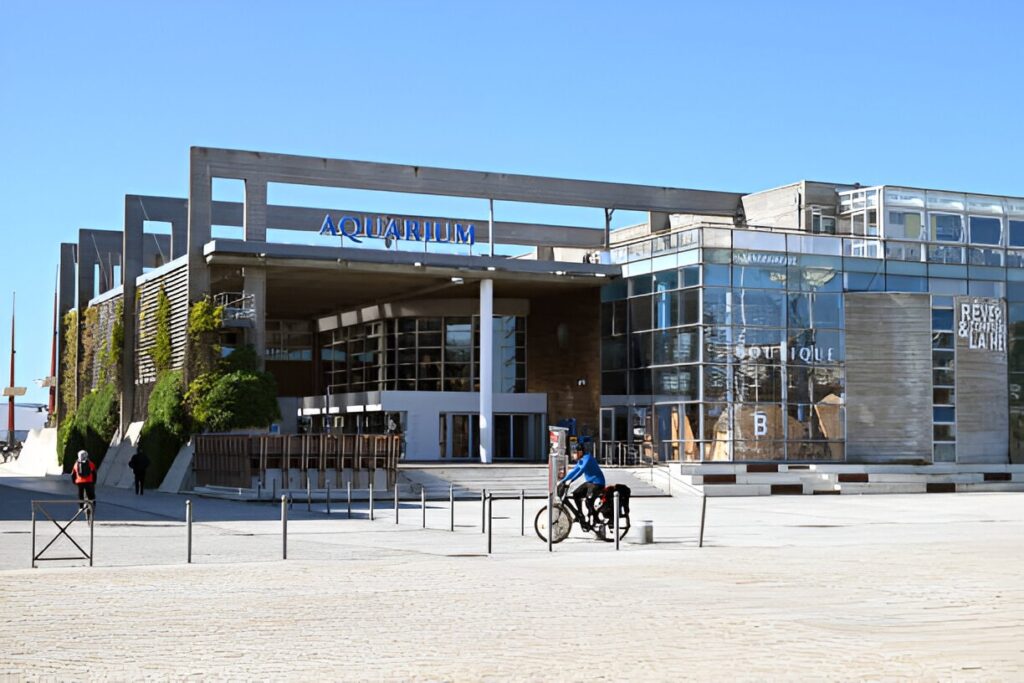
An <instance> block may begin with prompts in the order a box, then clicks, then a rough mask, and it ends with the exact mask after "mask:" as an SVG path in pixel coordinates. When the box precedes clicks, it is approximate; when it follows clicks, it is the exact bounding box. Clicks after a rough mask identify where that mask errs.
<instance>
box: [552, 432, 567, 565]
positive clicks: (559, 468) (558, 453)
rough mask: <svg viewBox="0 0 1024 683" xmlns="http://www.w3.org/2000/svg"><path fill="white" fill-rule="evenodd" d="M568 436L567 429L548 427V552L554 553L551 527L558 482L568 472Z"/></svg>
mask: <svg viewBox="0 0 1024 683" xmlns="http://www.w3.org/2000/svg"><path fill="white" fill-rule="evenodd" d="M568 434H569V432H568V430H567V429H566V428H565V427H548V552H551V551H552V541H551V536H552V535H553V534H552V529H551V527H552V525H553V523H554V507H555V494H556V491H557V489H558V482H559V481H561V479H562V477H564V476H565V471H566V470H565V467H566V463H567V459H566V457H565V447H566V443H567V442H568Z"/></svg>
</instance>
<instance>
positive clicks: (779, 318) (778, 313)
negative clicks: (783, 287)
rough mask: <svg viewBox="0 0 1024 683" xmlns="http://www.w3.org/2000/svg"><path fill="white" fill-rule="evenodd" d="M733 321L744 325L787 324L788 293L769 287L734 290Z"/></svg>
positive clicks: (776, 325)
mask: <svg viewBox="0 0 1024 683" xmlns="http://www.w3.org/2000/svg"><path fill="white" fill-rule="evenodd" d="M732 302H733V316H732V317H733V322H734V323H736V324H742V325H763V326H765V327H782V326H783V325H785V320H786V318H785V315H786V311H785V305H786V304H785V302H786V295H785V294H784V293H782V292H779V291H773V290H769V289H740V290H734V291H733V300H732Z"/></svg>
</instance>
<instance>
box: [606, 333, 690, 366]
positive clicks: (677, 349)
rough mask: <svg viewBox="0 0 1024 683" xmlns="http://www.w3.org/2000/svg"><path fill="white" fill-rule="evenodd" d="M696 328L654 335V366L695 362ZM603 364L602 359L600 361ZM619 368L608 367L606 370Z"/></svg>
mask: <svg viewBox="0 0 1024 683" xmlns="http://www.w3.org/2000/svg"><path fill="white" fill-rule="evenodd" d="M698 329H699V328H697V327H680V328H676V329H673V330H663V331H657V332H655V333H654V364H655V365H667V364H669V363H686V362H690V361H696V360H697V352H698V350H699V347H698V331H697V330H698ZM602 362H603V359H602ZM613 367H622V366H621V365H619V366H610V367H609V368H608V369H612V368H613Z"/></svg>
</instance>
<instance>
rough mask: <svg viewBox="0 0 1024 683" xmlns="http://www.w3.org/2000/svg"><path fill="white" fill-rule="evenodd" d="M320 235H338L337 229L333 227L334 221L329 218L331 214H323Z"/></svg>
mask: <svg viewBox="0 0 1024 683" xmlns="http://www.w3.org/2000/svg"><path fill="white" fill-rule="evenodd" d="M320 234H321V235H333V236H335V237H337V236H338V229H337V228H336V227H334V221H333V220H331V214H327V215H326V216H324V224H323V225H321V226H320Z"/></svg>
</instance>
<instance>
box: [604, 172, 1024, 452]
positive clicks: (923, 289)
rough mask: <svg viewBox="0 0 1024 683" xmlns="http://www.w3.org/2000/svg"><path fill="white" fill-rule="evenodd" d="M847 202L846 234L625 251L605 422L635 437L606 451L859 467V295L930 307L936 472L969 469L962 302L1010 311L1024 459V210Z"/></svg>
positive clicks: (933, 202) (910, 201) (607, 326)
mask: <svg viewBox="0 0 1024 683" xmlns="http://www.w3.org/2000/svg"><path fill="white" fill-rule="evenodd" d="M840 199H841V202H840V208H841V215H840V218H839V232H840V233H841V234H840V235H837V236H834V237H833V236H828V235H812V234H808V233H807V232H792V231H787V232H783V231H767V230H752V229H741V228H735V229H734V228H732V227H721V226H712V225H705V226H703V227H698V228H693V229H689V230H684V231H680V232H676V233H673V234H670V235H660V236H656V237H648V238H646V239H644V240H640V241H638V242H634V243H631V244H626V245H621V246H618V247H615V248H613V249H612V260H613V261H614V262H617V263H619V264H621V265H622V268H623V279H622V280H620V281H616V282H612V283H609V284H608V285H607V286H606V287H605V288H604V289H603V292H602V310H601V325H602V327H601V333H602V340H601V344H602V366H603V367H602V370H603V372H602V405H603V408H604V410H605V411H606V412H608V413H609V417H608V419H604V418H603V419H602V424H607V425H613V424H616V423H626V424H628V425H629V426H628V428H626V429H618V430H617V433H614V434H611V435H609V434H607V433H605V434H602V438H603V439H604V440H609V439H610V438H611V439H616V440H628V441H631V442H633V443H636V442H637V441H642V442H645V443H647V444H650V446H651V447H652V448H653V449H654V450H655V451H656V452H657V453H658V456H659V458H660V459H662V460H683V461H743V460H758V461H779V460H788V461H822V460H825V461H843V460H844V459H845V453H844V442H845V438H846V434H845V425H846V415H845V411H846V367H845V359H846V357H845V329H844V324H845V312H844V294H845V293H847V292H886V291H887V292H918V293H927V294H929V295H930V300H931V306H932V333H933V338H932V347H933V351H932V356H933V357H932V368H933V370H932V374H933V376H932V384H933V405H932V411H933V425H932V427H933V437H934V439H933V457H934V461H936V462H955V461H956V433H957V423H956V408H955V397H956V377H955V372H954V366H953V363H954V332H955V331H954V329H953V320H954V310H953V302H954V297H955V296H962V295H971V296H979V297H992V298H1005V299H1006V301H1007V310H1008V323H1009V335H1010V339H1009V340H1008V344H1009V345H1008V347H1007V348H1008V353H1007V357H1008V371H1009V378H1008V379H1009V390H1010V392H1009V394H1010V406H1009V412H1010V449H1011V451H1012V452H1013V453H1016V452H1018V451H1021V450H1024V445H1022V444H1024V389H1022V387H1024V251H1018V250H1016V249H1014V247H1022V246H1024V203H1021V204H1014V203H1013V202H1012V201H1010V200H1002V199H993V198H986V197H972V196H968V195H951V194H949V193H928V192H924V191H912V190H902V189H899V188H866V189H863V190H860V189H859V190H853V191H850V192H846V193H840ZM879 216H881V217H882V218H883V220H882V221H881V225H879V220H878V219H879ZM1015 216H1017V218H1015ZM623 432H625V433H623Z"/></svg>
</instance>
